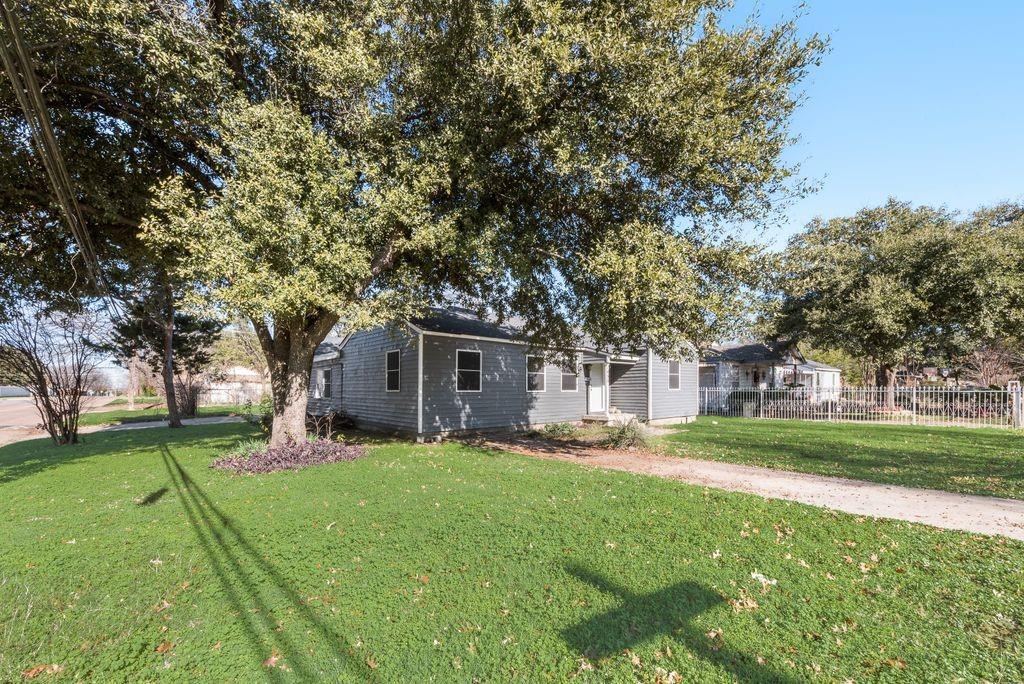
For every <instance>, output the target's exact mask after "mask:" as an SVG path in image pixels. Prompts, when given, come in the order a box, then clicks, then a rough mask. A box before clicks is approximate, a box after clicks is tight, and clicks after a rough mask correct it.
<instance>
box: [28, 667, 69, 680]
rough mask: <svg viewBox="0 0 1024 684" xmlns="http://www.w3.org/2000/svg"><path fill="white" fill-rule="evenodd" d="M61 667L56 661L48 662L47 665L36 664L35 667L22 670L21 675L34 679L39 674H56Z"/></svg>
mask: <svg viewBox="0 0 1024 684" xmlns="http://www.w3.org/2000/svg"><path fill="white" fill-rule="evenodd" d="M63 669H64V666H63V665H58V664H56V663H50V664H49V665H36V666H35V667H30V668H28V669H27V670H22V672H21V676H22V677H24V678H25V679H35V678H36V677H38V676H39V675H41V674H57V673H58V672H60V671H61V670H63Z"/></svg>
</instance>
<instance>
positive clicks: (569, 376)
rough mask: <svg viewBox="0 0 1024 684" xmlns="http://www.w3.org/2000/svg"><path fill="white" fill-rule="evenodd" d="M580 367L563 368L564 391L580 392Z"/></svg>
mask: <svg viewBox="0 0 1024 684" xmlns="http://www.w3.org/2000/svg"><path fill="white" fill-rule="evenodd" d="M579 387H580V385H579V367H577V366H568V367H565V368H562V391H563V392H576V391H577V390H579Z"/></svg>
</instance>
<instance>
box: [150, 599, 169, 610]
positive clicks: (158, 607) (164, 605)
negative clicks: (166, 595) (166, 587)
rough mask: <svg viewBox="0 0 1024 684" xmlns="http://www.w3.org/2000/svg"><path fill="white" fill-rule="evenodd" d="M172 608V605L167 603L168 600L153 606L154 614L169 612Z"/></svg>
mask: <svg viewBox="0 0 1024 684" xmlns="http://www.w3.org/2000/svg"><path fill="white" fill-rule="evenodd" d="M170 607H171V604H170V603H168V602H167V599H164V600H163V601H161V602H160V603H158V604H157V605H155V606H153V612H154V613H162V612H163V611H165V610H167V609H168V608H170Z"/></svg>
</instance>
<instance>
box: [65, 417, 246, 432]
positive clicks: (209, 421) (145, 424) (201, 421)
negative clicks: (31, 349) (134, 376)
mask: <svg viewBox="0 0 1024 684" xmlns="http://www.w3.org/2000/svg"><path fill="white" fill-rule="evenodd" d="M244 420H245V418H242V417H241V416H210V417H208V418H182V419H181V422H182V424H184V425H220V424H221V423H241V422H243V421H244ZM158 427H167V421H166V420H147V421H140V422H138V423H121V424H115V425H90V426H89V427H84V428H82V429H81V430H79V433H83V432H114V431H116V430H145V429H146V428H158Z"/></svg>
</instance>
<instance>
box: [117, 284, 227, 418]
mask: <svg viewBox="0 0 1024 684" xmlns="http://www.w3.org/2000/svg"><path fill="white" fill-rule="evenodd" d="M133 294H134V295H135V296H134V297H132V298H130V299H128V301H127V306H126V307H125V310H124V313H123V315H121V316H120V317H118V319H117V320H116V321H115V322H114V324H113V326H112V331H111V335H110V338H109V341H108V342H107V343H106V344H104V345H103V348H104V350H105V351H108V352H110V353H111V354H112V355H113V356H114V357H115V358H118V359H122V360H124V361H123V362H124V364H125V365H126V366H127V365H129V364H131V363H133V362H134V361H135V360H141V361H144V362H146V363H147V364H148V365H149V367H150V369H151V370H152V371H153V373H154V374H155V375H158V376H159V377H160V378H161V379H162V380H163V389H164V397H165V398H166V401H167V422H168V425H169V426H170V427H181V425H182V423H181V417H182V416H184V417H189V416H194V415H195V414H196V409H197V406H196V398H197V392H198V385H197V383H196V380H197V377H198V374H199V373H200V372H201V371H202V370H203V368H204V367H205V365H206V364H207V363H208V362H209V360H210V354H211V345H212V344H213V343H214V342H216V340H217V337H218V335H219V333H220V330H221V328H222V327H223V325H222V324H221V323H219V322H218V321H216V320H213V319H208V318H203V317H199V316H194V315H192V314H190V313H187V312H184V311H178V310H176V296H175V293H174V291H173V289H172V288H171V287H170V286H169V285H167V284H166V280H164V279H160V278H153V279H152V280H150V281H148V282H146V283H145V284H144V286H143V287H142V288H141V290H140V291H138V292H134V293H133ZM126 299H127V298H126Z"/></svg>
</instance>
